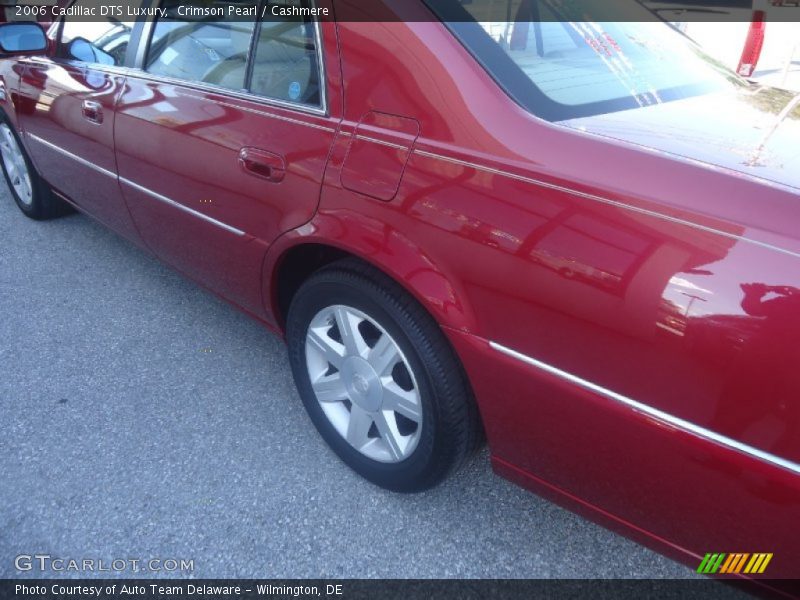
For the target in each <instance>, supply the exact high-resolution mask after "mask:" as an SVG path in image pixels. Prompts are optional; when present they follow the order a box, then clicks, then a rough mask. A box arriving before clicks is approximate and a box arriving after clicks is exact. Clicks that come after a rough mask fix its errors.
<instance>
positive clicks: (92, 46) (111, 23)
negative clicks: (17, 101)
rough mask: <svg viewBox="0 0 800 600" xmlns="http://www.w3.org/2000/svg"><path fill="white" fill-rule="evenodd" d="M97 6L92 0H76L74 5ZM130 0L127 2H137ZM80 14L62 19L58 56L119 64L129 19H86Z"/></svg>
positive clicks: (129, 33) (128, 37)
mask: <svg viewBox="0 0 800 600" xmlns="http://www.w3.org/2000/svg"><path fill="white" fill-rule="evenodd" d="M81 4H83V5H86V6H87V7H88V6H93V7H95V9H96V7H97V3H96V2H83V1H82V0H78V1H77V2H75V3H74V5H75V6H79V5H81ZM139 4H140V2H133V3H131V6H138V5H139ZM77 19H80V17H75V18H74V19H73V18H69V17H67V18H66V19H64V22H63V24H62V26H61V30H60V31H61V40H60V43H59V45H58V56H59V57H61V58H67V59H70V60H77V61H80V62H85V63H92V64H100V65H112V66H120V65H122V64H123V63H124V62H125V53H126V51H127V50H128V42H129V41H130V39H131V29H132V27H133V22H128V21H119V20H117V19H113V18H111V17H109V18H108V19H105V20H101V21H96V22H87V21H80V20H77Z"/></svg>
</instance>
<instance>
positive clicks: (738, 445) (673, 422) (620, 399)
mask: <svg viewBox="0 0 800 600" xmlns="http://www.w3.org/2000/svg"><path fill="white" fill-rule="evenodd" d="M489 346H491V347H492V349H493V350H496V351H497V352H500V353H501V354H505V355H506V356H510V357H511V358H514V359H516V360H518V361H520V362H523V363H525V364H527V365H530V366H532V367H536V368H537V369H539V370H541V371H545V372H547V373H550V374H551V375H555V376H556V377H560V378H561V379H565V380H567V381H569V382H570V383H573V384H575V385H577V386H578V387H581V388H583V389H585V390H588V391H590V392H593V393H595V394H597V395H598V396H602V397H603V398H606V399H608V400H612V401H614V402H617V403H619V404H622V405H624V406H627V407H628V408H630V409H631V410H634V411H636V412H638V413H642V414H645V415H647V416H648V417H652V418H653V419H656V420H657V421H660V422H661V423H665V424H667V425H670V426H671V427H674V428H676V429H680V430H681V431H684V432H686V433H691V434H693V435H695V436H697V437H701V438H703V439H706V440H709V441H711V442H715V443H716V444H719V445H720V446H725V447H726V448H730V449H732V450H737V451H739V452H741V453H743V454H747V455H748V456H751V457H753V458H756V459H758V460H760V461H763V462H766V463H769V464H771V465H775V466H777V467H781V468H783V469H786V470H787V471H791V472H792V473H795V474H797V475H800V464H797V463H795V462H792V461H790V460H787V459H785V458H781V457H780V456H775V455H774V454H770V453H769V452H765V451H764V450H759V449H758V448H754V447H753V446H748V445H747V444H743V443H742V442H739V441H737V440H734V439H732V438H729V437H727V436H724V435H722V434H720V433H716V432H715V431H711V430H710V429H706V428H705V427H701V426H700V425H696V424H694V423H691V422H689V421H686V420H685V419H681V418H680V417H676V416H675V415H671V414H669V413H667V412H664V411H663V410H659V409H657V408H654V407H652V406H648V405H647V404H643V403H641V402H638V401H637V400H634V399H632V398H628V397H627V396H623V395H622V394H618V393H617V392H614V391H613V390H609V389H607V388H604V387H602V386H600V385H597V384H596V383H592V382H591V381H587V380H586V379H583V378H581V377H578V376H577V375H573V374H572V373H568V372H567V371H562V370H561V369H559V368H558V367H554V366H553V365H550V364H547V363H545V362H542V361H540V360H537V359H535V358H532V357H530V356H527V355H525V354H522V353H520V352H517V351H516V350H512V349H511V348H507V347H506V346H503V345H501V344H498V343H496V342H489Z"/></svg>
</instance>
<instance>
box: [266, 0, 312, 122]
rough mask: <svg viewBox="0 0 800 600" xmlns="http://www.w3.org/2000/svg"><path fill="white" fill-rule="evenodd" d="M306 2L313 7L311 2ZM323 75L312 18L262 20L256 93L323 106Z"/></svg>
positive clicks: (277, 98)
mask: <svg viewBox="0 0 800 600" xmlns="http://www.w3.org/2000/svg"><path fill="white" fill-rule="evenodd" d="M303 5H304V6H310V3H307V2H304V3H303ZM274 18H275V19H277V18H278V17H274ZM319 78H320V75H319V62H318V60H317V47H316V35H315V25H314V23H313V22H312V21H310V20H306V21H302V20H299V19H294V20H289V19H287V20H271V21H264V22H262V23H261V25H260V31H259V35H258V43H257V45H256V54H255V61H254V64H253V78H252V82H251V86H250V87H251V91H252V92H253V93H255V94H260V95H262V96H267V97H269V98H275V99H276V100H284V101H287V102H296V103H300V104H308V105H312V106H319V105H320V104H321V100H320V81H319Z"/></svg>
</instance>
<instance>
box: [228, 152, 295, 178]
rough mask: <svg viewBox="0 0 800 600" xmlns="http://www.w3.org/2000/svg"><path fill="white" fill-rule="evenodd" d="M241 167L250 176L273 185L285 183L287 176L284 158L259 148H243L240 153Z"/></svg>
mask: <svg viewBox="0 0 800 600" xmlns="http://www.w3.org/2000/svg"><path fill="white" fill-rule="evenodd" d="M239 166H240V167H241V168H242V169H243V170H244V171H245V172H246V173H247V174H248V175H255V176H256V177H261V178H262V179H266V180H267V181H271V182H273V183H279V182H280V181H283V178H284V176H285V175H286V162H285V161H284V160H283V157H282V156H280V155H279V154H275V153H274V152H267V151H266V150H261V149H259V148H242V149H241V150H240V151H239Z"/></svg>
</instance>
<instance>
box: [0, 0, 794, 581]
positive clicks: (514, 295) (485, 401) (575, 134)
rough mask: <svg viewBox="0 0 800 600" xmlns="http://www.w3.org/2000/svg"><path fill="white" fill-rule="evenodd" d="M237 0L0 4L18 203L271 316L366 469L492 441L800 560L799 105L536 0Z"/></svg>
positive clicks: (634, 500) (633, 519) (312, 399)
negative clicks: (148, 10) (252, 14)
mask: <svg viewBox="0 0 800 600" xmlns="http://www.w3.org/2000/svg"><path fill="white" fill-rule="evenodd" d="M81 3H82V2H81V0H78V3H77V5H76V6H77V7H80V5H81ZM236 4H242V5H243V6H244V5H245V4H246V3H237V2H224V3H223V2H220V3H218V4H214V3H211V2H204V3H197V4H196V5H194V4H191V3H186V2H183V3H181V2H177V1H175V0H165V1H164V2H162V3H161V4H160V5H159V6H158V8H159V11H157V12H158V14H156V15H154V16H146V17H141V19H140V20H138V21H136V22H130V23H128V22H124V21H122V20H119V19H112V20H110V21H108V22H107V23H97V22H92V23H88V22H82V21H81V20H80V19H81V17H70V16H67V17H66V20H63V19H62V20H59V21H58V23H57V24H56V25H54V26H53V27H51V29H50V31H49V33H48V34H47V38H45V34H44V33H43V31H42V30H41V29H40V28H39V27H38V26H37V25H35V24H31V23H28V24H5V25H2V26H0V45H1V46H2V50H3V51H5V53H6V54H7V55H8V54H14V55H15V56H14V57H13V58H12V59H10V60H5V61H2V65H0V83H2V90H1V95H2V111H3V115H2V117H3V122H2V125H0V129H2V132H0V133H2V144H1V145H2V158H3V169H4V171H5V175H6V177H7V179H8V181H9V184H10V187H11V189H12V191H13V195H14V197H15V199H16V202H17V204H18V205H19V207H20V209H21V210H22V211H23V212H24V213H25V214H27V215H28V216H30V217H32V218H35V219H44V218H49V217H53V216H56V215H58V214H61V213H62V212H64V210H65V208H66V207H67V206H69V205H71V206H74V207H77V208H78V209H79V210H81V211H82V212H85V213H87V214H89V215H91V216H92V217H94V218H95V219H97V220H98V221H100V222H102V223H104V224H105V225H107V226H108V227H110V228H112V229H113V230H115V231H116V232H118V233H119V234H120V235H122V236H124V237H126V238H127V239H129V240H131V241H132V242H133V243H135V244H138V245H139V246H141V247H142V248H144V249H147V250H148V251H151V252H153V253H154V254H156V255H157V256H158V257H160V258H161V259H163V260H164V261H165V262H167V263H169V264H170V265H172V266H173V267H175V268H176V269H178V270H179V271H181V272H182V273H184V274H186V275H187V276H188V277H190V278H192V279H194V280H196V281H197V282H198V283H200V284H201V285H203V286H205V287H207V288H209V289H210V290H213V291H214V292H215V293H217V294H219V295H220V296H221V297H223V298H225V299H226V300H228V301H230V302H231V303H232V304H233V305H235V306H237V307H238V308H240V309H241V310H243V311H245V312H247V313H249V314H251V315H252V316H253V317H254V318H256V319H258V320H260V321H261V322H263V323H264V324H265V325H266V326H267V327H268V328H269V329H271V330H272V331H274V332H276V333H278V334H280V335H282V336H285V338H286V341H287V343H288V348H289V356H290V361H291V365H292V369H293V373H294V377H295V380H296V383H297V387H298V390H299V392H300V396H301V398H302V400H303V402H304V404H305V407H306V409H307V410H308V413H309V415H310V417H311V420H312V421H313V423H314V425H315V426H316V427H317V428H318V430H319V432H320V435H322V436H323V437H324V438H325V440H326V441H327V442H328V443H329V444H330V446H331V447H332V448H333V449H334V451H335V452H336V453H337V454H338V455H339V456H340V457H341V458H342V460H344V461H345V462H346V463H347V464H349V465H350V466H351V467H352V468H353V469H355V470H356V471H357V472H358V473H360V474H361V475H363V476H364V477H366V478H367V479H369V480H370V481H372V482H374V483H376V484H378V485H380V486H383V487H386V488H389V489H392V490H397V491H407V492H408V491H418V490H424V489H426V488H429V487H430V486H433V485H434V484H436V483H437V482H439V481H440V480H441V479H442V478H443V477H445V476H446V475H447V474H448V473H449V472H451V471H452V470H453V469H454V468H455V467H457V466H458V465H459V463H461V462H462V460H463V459H464V458H465V457H466V456H467V455H469V453H470V452H471V451H472V450H473V449H474V448H475V447H476V446H477V445H478V444H479V443H480V441H481V440H482V438H483V436H484V435H485V437H486V438H487V440H488V444H489V447H490V449H491V454H492V461H493V465H494V468H495V469H496V471H497V472H498V473H500V474H501V475H503V476H505V477H508V478H510V479H512V480H513V481H515V482H517V483H519V484H520V485H523V486H525V487H528V488H530V489H532V490H535V491H537V492H538V493H540V494H543V495H545V496H547V497H550V498H552V499H554V500H555V501H557V502H560V503H562V504H564V505H566V506H568V507H570V508H572V509H574V510H577V511H579V512H581V513H583V514H585V515H587V516H589V517H591V518H593V519H596V520H598V521H600V522H602V523H604V524H606V525H607V526H610V527H612V528H615V529H618V530H620V531H622V532H624V533H626V534H627V535H630V536H632V537H634V538H636V539H638V540H640V541H641V542H643V543H645V544H648V545H650V546H653V547H655V548H657V549H659V550H661V551H663V552H665V553H667V554H669V555H671V556H673V557H675V558H677V559H680V560H683V561H685V562H687V563H689V564H691V565H692V566H693V567H698V566H699V565H700V563H701V561H703V559H704V557H706V555H707V554H709V553H710V554H712V555H713V556H714V560H713V562H714V563H715V564H716V568H715V569H710V567H709V566H708V565H709V561H708V560H706V561H705V566H704V567H703V569H701V570H707V571H708V572H710V573H716V574H717V575H721V574H724V575H723V576H728V575H730V576H731V577H756V578H770V579H777V578H790V577H796V576H798V575H800V569H798V563H797V558H798V557H800V535H798V534H799V533H800V531H798V524H800V368H798V366H799V365H800V260H799V259H800V108H798V99H797V98H793V96H792V95H791V94H789V93H787V92H782V91H777V90H772V89H768V88H763V87H756V86H754V85H752V84H749V83H747V82H745V81H743V80H742V79H740V78H739V77H738V76H736V75H735V74H733V73H731V72H726V71H723V70H720V67H718V66H717V65H716V64H715V63H713V62H711V61H708V60H707V59H705V58H704V55H703V54H702V53H701V52H700V51H699V50H698V49H697V48H696V47H695V46H693V45H692V44H691V42H689V41H688V40H687V39H686V38H685V37H683V36H681V35H680V34H679V33H677V32H675V31H674V30H673V29H672V28H671V27H669V26H668V25H665V24H662V23H656V22H641V23H639V22H636V23H634V22H619V23H600V22H591V21H578V22H576V21H568V20H561V21H559V20H557V19H552V18H550V19H545V18H544V17H542V18H541V20H532V15H533V12H532V9H531V3H530V2H529V1H528V0H525V1H524V2H521V3H519V2H517V3H515V6H518V7H519V8H518V10H517V11H516V13H513V12H512V14H511V17H510V18H511V19H512V20H511V21H506V22H496V21H488V20H487V19H485V18H483V16H482V15H481V14H480V7H481V6H483V5H482V4H481V3H480V2H474V3H464V4H462V3H461V2H458V1H456V0H425V1H423V0H413V1H409V0H402V1H393V0H385V1H384V2H382V3H377V2H375V3H372V4H368V3H364V2H359V3H352V2H347V1H346V0H321V1H319V2H317V3H316V6H317V7H318V8H322V9H327V12H328V14H327V16H325V15H321V16H320V17H319V18H312V17H308V16H300V17H297V16H295V17H286V18H283V19H279V18H270V20H265V21H260V22H255V23H254V22H253V20H252V19H251V20H250V21H247V20H242V19H239V20H236V19H227V18H226V17H225V16H220V14H219V13H215V12H214V10H215V8H220V7H221V9H222V10H223V11H224V10H227V9H226V7H227V6H229V5H236ZM187 6H189V7H191V6H194V7H195V8H196V9H197V12H196V13H195V12H191V14H189V13H187V10H186V7H187ZM297 6H302V7H303V8H309V7H310V5H309V4H308V3H307V2H303V3H299V4H297ZM551 9H552V10H555V9H554V8H552V7H551ZM370 10H375V11H376V12H375V15H380V18H382V19H383V21H381V22H378V21H376V20H375V19H377V18H378V17H377V16H376V17H375V19H371V18H370V17H371V15H372V13H371V12H370ZM504 10H505V9H504ZM538 10H539V11H540V14H541V12H542V11H544V10H545V8H544V7H540V8H539V9H538ZM547 10H550V9H547ZM587 10H589V8H587ZM204 11H205V12H204ZM75 14H79V11H75ZM387 14H394V15H395V16H396V18H395V19H393V20H391V19H388V18H387V17H386V15H387ZM582 14H588V13H582ZM333 15H335V16H336V19H334V18H333V17H332V16H333ZM641 20H642V21H644V20H645V19H644V18H643V19H641ZM232 384H233V385H235V383H234V382H232ZM723 554H724V555H725V556H727V557H728V559H726V561H725V562H723V561H722V559H718V558H717V556H719V555H723ZM744 554H747V555H748V556H751V555H752V556H756V555H758V556H760V557H761V558H760V559H759V562H758V563H755V562H753V563H752V564H751V561H750V560H748V561H744V559H741V560H740V558H736V560H733V558H732V557H733V556H735V555H739V556H740V557H741V556H743V555H744ZM753 560H754V559H753ZM717 563H718V564H717Z"/></svg>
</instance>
